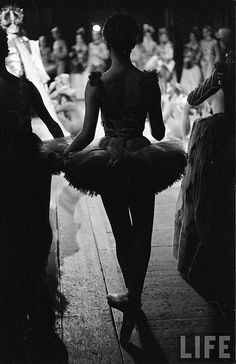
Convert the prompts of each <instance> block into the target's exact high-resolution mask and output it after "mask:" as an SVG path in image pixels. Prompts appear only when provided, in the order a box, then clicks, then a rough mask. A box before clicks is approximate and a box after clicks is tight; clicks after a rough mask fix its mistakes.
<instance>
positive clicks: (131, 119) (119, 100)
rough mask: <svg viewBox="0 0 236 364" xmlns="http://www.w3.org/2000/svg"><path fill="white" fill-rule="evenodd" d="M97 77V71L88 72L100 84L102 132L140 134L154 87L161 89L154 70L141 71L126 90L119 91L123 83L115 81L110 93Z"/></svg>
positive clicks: (91, 80) (124, 135) (112, 135)
mask: <svg viewBox="0 0 236 364" xmlns="http://www.w3.org/2000/svg"><path fill="white" fill-rule="evenodd" d="M100 77H101V74H100V73H96V74H91V75H90V82H91V84H95V85H96V84H97V85H99V98H100V107H101V118H102V124H103V127H104V131H105V136H107V137H112V138H113V137H115V138H126V139H132V138H138V137H141V136H142V133H143V130H144V126H145V120H146V116H147V112H148V106H149V101H150V100H151V97H152V93H153V91H154V88H157V90H158V91H159V93H160V89H159V85H158V79H157V74H156V73H153V72H144V73H143V77H141V78H140V80H138V81H136V83H135V84H134V85H132V86H131V88H130V89H129V90H128V91H127V93H126V92H124V93H122V92H120V93H119V87H120V88H122V86H123V85H122V82H120V83H119V80H118V81H117V83H116V84H115V85H114V92H110V93H109V92H108V91H107V90H106V88H105V87H104V85H103V81H102V80H101V78H100ZM117 90H118V92H116V91H117ZM112 91H113V90H112ZM132 93H133V94H132ZM155 95H157V94H155ZM159 96H160V94H159ZM157 102H160V100H157Z"/></svg>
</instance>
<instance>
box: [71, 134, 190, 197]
mask: <svg viewBox="0 0 236 364" xmlns="http://www.w3.org/2000/svg"><path fill="white" fill-rule="evenodd" d="M141 145H143V147H142V146H141ZM135 146H136V147H135ZM127 147H128V148H127ZM135 149H137V150H135ZM185 166H186V154H185V152H184V151H183V149H182V147H181V146H180V145H179V144H177V143H174V142H159V143H156V144H150V142H149V141H148V140H147V139H146V138H144V137H142V138H136V140H134V141H133V142H130V141H124V139H123V138H109V140H108V138H104V139H102V141H101V142H100V143H99V146H89V147H87V148H85V149H83V150H82V151H78V152H75V153H73V154H72V156H70V157H69V158H67V159H66V160H65V177H66V179H67V180H68V181H69V183H70V184H71V185H72V186H73V187H75V188H76V189H78V190H80V191H81V192H83V193H86V194H90V195H96V194H102V193H104V192H107V191H112V190H113V189H114V188H116V189H119V190H127V188H129V191H145V190H152V191H154V192H155V193H159V192H161V191H162V190H164V189H166V188H167V187H169V186H171V185H172V184H173V183H174V182H176V181H177V180H179V179H180V178H181V176H182V174H183V173H184V169H185Z"/></svg>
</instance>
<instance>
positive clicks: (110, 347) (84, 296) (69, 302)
mask: <svg viewBox="0 0 236 364" xmlns="http://www.w3.org/2000/svg"><path fill="white" fill-rule="evenodd" d="M179 187H180V183H179V182H178V183H176V184H175V185H174V186H173V187H171V188H169V189H168V190H166V191H164V192H162V193H161V194H160V195H158V196H157V197H156V210H155V220H154V230H153V238H152V254H151V260H150V264H149V268H148V272H147V277H146V281H145V288H144V293H143V310H144V312H145V314H146V317H147V321H148V324H149V327H150V330H151V332H152V334H153V339H154V341H153V342H152V344H151V346H150V347H149V348H148V351H144V350H142V346H141V344H140V340H139V335H138V332H137V331H136V330H134V332H133V334H132V338H131V341H132V343H133V344H134V345H133V346H131V347H130V348H129V349H130V350H128V351H129V353H128V352H127V351H126V350H124V349H123V348H122V347H121V346H120V343H119V331H120V327H121V322H122V314H121V313H120V312H119V311H117V310H111V309H110V308H109V306H108V305H107V301H106V294H107V293H108V292H109V293H111V292H123V291H124V283H123V280H122V276H121V272H120V269H119V267H118V264H117V260H116V254H115V244H114V238H113V235H112V232H111V228H110V225H109V222H108V220H107V217H106V215H105V211H104V209H103V206H102V203H101V199H100V197H93V198H91V197H87V196H83V195H81V194H79V193H78V192H77V191H76V190H75V189H73V188H71V187H70V186H68V184H67V182H66V181H65V179H64V178H63V176H62V175H61V176H54V177H53V183H52V202H51V212H50V213H51V222H52V226H53V231H54V241H53V246H52V250H51V253H50V257H49V264H48V275H49V280H50V282H51V286H52V287H53V288H54V290H55V293H56V302H57V303H56V305H57V313H58V320H57V330H58V333H59V334H60V335H61V337H62V339H63V340H64V342H65V344H66V346H67V348H68V352H69V363H70V364H78V363H112V364H113V363H114V364H116V363H117V364H118V363H126V364H128V363H164V362H165V363H170V364H176V363H180V362H184V363H194V362H195V361H194V359H193V360H192V359H189V360H184V361H181V360H180V354H179V352H180V336H181V335H182V336H184V335H185V336H186V342H187V340H190V347H188V351H190V352H191V350H193V347H192V345H193V340H194V336H195V335H200V337H202V336H203V335H205V334H207V335H216V334H217V333H224V334H226V333H227V332H228V331H227V330H228V328H227V326H225V324H224V322H223V320H222V317H221V316H220V314H219V313H218V311H217V310H216V308H214V307H212V306H210V305H209V304H208V303H207V302H206V301H205V300H204V299H203V298H202V297H201V296H200V295H199V294H198V293H197V292H196V291H194V290H193V288H192V287H190V286H189V285H188V284H187V283H186V282H185V281H184V280H183V279H182V278H181V277H180V276H179V274H178V272H177V270H176V265H177V263H176V260H175V259H174V258H173V256H172V233H173V222H174V212H175V205H176V199H177V195H178V192H179ZM157 348H160V350H159V349H157ZM186 350H187V349H186ZM160 351H162V352H163V353H164V355H162V356H160ZM163 357H164V358H163ZM210 362H211V363H213V362H214V361H210ZM197 363H198V364H200V363H201V360H198V361H197Z"/></svg>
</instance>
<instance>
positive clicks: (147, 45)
mask: <svg viewBox="0 0 236 364" xmlns="http://www.w3.org/2000/svg"><path fill="white" fill-rule="evenodd" d="M154 32H155V29H154V28H153V26H152V25H149V24H143V42H142V54H141V59H142V63H143V68H142V70H144V69H145V70H149V71H151V70H153V69H156V67H155V65H156V59H155V54H156V52H157V43H156V42H155V41H154V39H153V33H154ZM153 57H154V58H153Z"/></svg>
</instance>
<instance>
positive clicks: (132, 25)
mask: <svg viewBox="0 0 236 364" xmlns="http://www.w3.org/2000/svg"><path fill="white" fill-rule="evenodd" d="M138 34H139V27H138V25H137V23H136V21H135V20H134V18H133V17H132V16H131V15H129V14H121V13H120V14H115V15H113V16H111V17H110V18H108V19H107V21H106V22H105V24H104V27H103V37H104V39H105V41H106V43H107V47H108V49H110V48H113V49H114V50H115V51H116V52H117V53H119V54H122V53H128V52H130V51H131V49H132V48H134V46H135V44H136V42H137V36H138Z"/></svg>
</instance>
